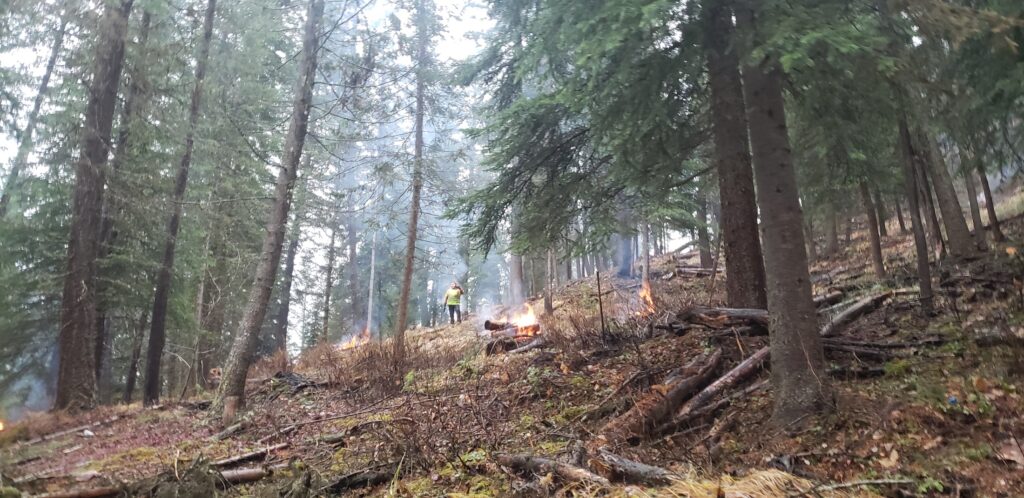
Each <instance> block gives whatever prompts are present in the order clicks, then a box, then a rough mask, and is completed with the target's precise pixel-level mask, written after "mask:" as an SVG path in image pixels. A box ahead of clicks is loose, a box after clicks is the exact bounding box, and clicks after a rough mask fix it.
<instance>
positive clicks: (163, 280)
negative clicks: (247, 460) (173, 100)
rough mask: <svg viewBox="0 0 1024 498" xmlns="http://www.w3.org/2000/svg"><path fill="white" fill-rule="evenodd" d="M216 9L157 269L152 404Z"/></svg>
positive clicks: (206, 21) (211, 6)
mask: <svg viewBox="0 0 1024 498" xmlns="http://www.w3.org/2000/svg"><path fill="white" fill-rule="evenodd" d="M216 10H217V0H208V1H207V3H206V15H205V17H204V18H203V37H202V39H201V40H200V42H199V54H198V55H197V56H196V73H195V85H194V86H193V87H192V100H191V102H190V103H189V108H188V128H187V130H186V131H185V151H184V153H182V155H181V162H180V163H179V164H178V174H177V177H176V178H175V180H174V194H173V196H172V198H171V204H172V205H171V216H170V218H169V219H168V220H167V235H166V238H165V239H164V255H163V261H162V263H161V264H160V270H159V271H158V272H157V277H156V285H155V286H154V289H155V291H154V294H153V319H152V322H151V323H150V329H149V347H148V348H147V350H146V377H145V383H144V384H143V387H142V402H143V403H144V404H145V405H147V406H149V405H155V404H156V403H158V402H159V401H160V359H161V358H162V357H163V353H164V343H165V342H166V339H167V337H166V334H167V302H168V300H169V299H170V295H171V278H172V276H173V271H174V252H175V246H176V245H177V242H178V229H179V227H180V226H181V213H182V209H183V208H184V205H183V204H182V202H183V201H184V200H185V189H186V188H187V187H188V172H189V169H190V168H191V166H192V151H193V149H194V148H195V133H196V124H197V123H198V122H199V109H200V105H201V103H202V97H203V82H204V80H205V79H206V63H207V62H208V61H209V58H210V39H211V38H213V19H214V15H215V14H216Z"/></svg>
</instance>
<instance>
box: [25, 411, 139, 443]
mask: <svg viewBox="0 0 1024 498" xmlns="http://www.w3.org/2000/svg"><path fill="white" fill-rule="evenodd" d="M120 419H121V417H120V416H118V415H114V416H113V417H110V418H107V419H104V420H98V421H96V422H93V423H91V424H84V425H80V426H78V427H72V428H70V429H65V430H62V431H57V432H52V433H50V434H44V435H42V436H39V437H35V438H32V439H29V440H28V441H24V442H22V443H21V444H22V445H23V446H28V445H32V444H36V443H41V442H43V441H49V440H51V439H57V438H59V437H64V436H67V435H69V434H75V433H78V432H82V431H84V430H86V429H91V428H93V427H100V426H104V425H107V424H112V423H114V422H117V421H118V420H120Z"/></svg>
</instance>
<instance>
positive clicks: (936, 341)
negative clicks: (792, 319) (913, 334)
mask: <svg viewBox="0 0 1024 498" xmlns="http://www.w3.org/2000/svg"><path fill="white" fill-rule="evenodd" d="M947 342H949V339H946V338H943V337H929V338H927V339H922V340H920V341H917V342H866V341H849V340H843V339H837V338H834V337H825V338H822V343H823V344H833V345H838V346H852V347H861V348H874V349H910V348H919V347H925V346H941V345H943V344H946V343H947Z"/></svg>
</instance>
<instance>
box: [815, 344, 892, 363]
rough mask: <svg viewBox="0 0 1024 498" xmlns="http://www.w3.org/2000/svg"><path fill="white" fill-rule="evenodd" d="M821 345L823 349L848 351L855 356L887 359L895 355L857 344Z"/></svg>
mask: <svg viewBox="0 0 1024 498" xmlns="http://www.w3.org/2000/svg"><path fill="white" fill-rule="evenodd" d="M823 346H824V347H825V351H839V352H842V353H850V354H853V355H855V356H866V357H868V358H878V359H882V360H887V359H889V358H892V357H893V356H896V355H894V354H892V353H887V352H885V351H882V350H881V349H871V348H862V347H858V346H846V345H843V344H832V343H828V342H826V343H824V344H823Z"/></svg>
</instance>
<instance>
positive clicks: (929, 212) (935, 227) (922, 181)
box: [914, 149, 946, 259]
mask: <svg viewBox="0 0 1024 498" xmlns="http://www.w3.org/2000/svg"><path fill="white" fill-rule="evenodd" d="M914 154H915V157H916V159H917V160H916V161H915V164H916V165H917V179H918V187H917V188H918V192H919V194H918V195H920V198H921V199H922V200H923V201H924V202H923V203H922V206H921V207H922V209H924V219H925V225H926V227H927V228H928V234H929V236H930V237H931V239H932V247H933V248H934V250H935V257H936V258H937V259H943V258H945V257H946V243H945V239H944V238H943V237H942V224H941V223H940V222H939V216H938V213H937V212H936V211H935V203H934V202H933V200H932V189H931V182H929V181H928V173H927V170H926V169H925V165H924V164H923V158H922V157H921V155H920V154H919V153H918V150H917V149H914Z"/></svg>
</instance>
